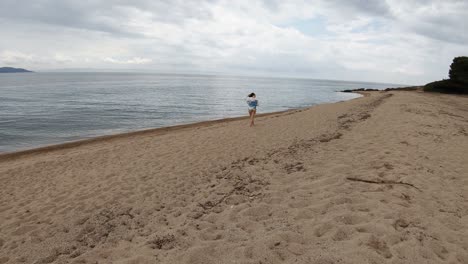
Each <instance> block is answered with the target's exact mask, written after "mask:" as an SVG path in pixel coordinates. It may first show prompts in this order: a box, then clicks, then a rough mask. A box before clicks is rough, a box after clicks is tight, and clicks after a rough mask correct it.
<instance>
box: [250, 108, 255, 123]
mask: <svg viewBox="0 0 468 264" xmlns="http://www.w3.org/2000/svg"><path fill="white" fill-rule="evenodd" d="M255 113H256V111H255V110H252V111H250V126H254V125H255V124H254V118H255Z"/></svg>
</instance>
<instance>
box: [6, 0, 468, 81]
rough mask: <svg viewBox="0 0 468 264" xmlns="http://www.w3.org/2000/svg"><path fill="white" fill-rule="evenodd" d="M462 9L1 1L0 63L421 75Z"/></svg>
mask: <svg viewBox="0 0 468 264" xmlns="http://www.w3.org/2000/svg"><path fill="white" fill-rule="evenodd" d="M110 2H112V3H110ZM467 15H468V4H467V1H456V0H453V1H450V0H447V1H437V0H432V1H420V0H408V1H403V0H386V1H362V0H351V1H339V0H333V1H325V0H311V1H305V0H291V1H267V0H264V1H248V0H239V1H235V2H234V1H227V0H220V1H214V0H213V1H209V0H206V1H190V0H189V1H181V0H180V1H149V0H136V1H126V0H116V1H103V0H102V1H99V0H97V1H91V2H88V1H87V2H77V1H71V0H63V1H58V0H55V1H35V3H34V4H31V3H17V2H15V1H12V0H1V1H0V34H1V35H2V42H0V63H2V64H10V65H13V64H14V65H16V66H24V67H33V69H35V70H41V69H53V68H67V67H68V68H77V67H79V68H86V67H89V68H116V69H119V68H122V67H130V66H131V67H133V68H135V69H148V70H162V71H173V70H177V71H192V72H193V71H195V72H196V71H201V72H206V71H216V72H225V73H249V74H255V73H258V74H270V75H275V76H277V75H288V76H301V77H310V78H333V79H340V78H346V79H354V80H368V81H382V82H393V83H423V82H427V81H430V80H434V79H440V78H443V77H445V76H446V75H447V70H448V65H449V64H450V61H451V59H452V58H453V57H454V56H459V55H466V53H467V51H468V50H467V49H466V48H465V47H466V46H468V36H467V31H466V28H467V22H466V21H468V20H465V19H463V18H464V17H466V16H467ZM308 21H309V22H308ZM310 21H319V22H320V27H321V28H320V30H321V31H322V32H321V34H320V35H315V34H313V33H314V32H313V30H314V28H313V27H312V25H308V24H307V23H313V22H310ZM300 23H303V24H302V25H301V26H300V27H299V26H298V24H300ZM307 28H310V30H305V29H307Z"/></svg>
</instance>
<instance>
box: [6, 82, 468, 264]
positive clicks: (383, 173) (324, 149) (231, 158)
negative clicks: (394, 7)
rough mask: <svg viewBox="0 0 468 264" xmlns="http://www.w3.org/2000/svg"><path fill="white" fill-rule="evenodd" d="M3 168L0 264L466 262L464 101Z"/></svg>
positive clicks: (215, 125) (374, 108) (418, 100)
mask: <svg viewBox="0 0 468 264" xmlns="http://www.w3.org/2000/svg"><path fill="white" fill-rule="evenodd" d="M367 95H368V96H365V97H362V98H358V99H354V100H351V101H346V102H340V103H334V104H324V105H319V106H314V107H311V108H308V109H303V110H295V111H289V112H283V113H275V114H270V115H266V116H263V117H259V118H258V119H257V122H256V126H255V127H253V128H250V127H248V120H247V119H235V120H229V121H217V122H206V123H202V124H195V125H189V126H183V127H179V128H172V129H159V130H158V129H157V130H149V131H144V132H136V133H130V134H125V135H119V136H112V137H103V138H99V139H93V140H88V141H83V142H79V143H71V144H65V145H61V146H53V147H49V148H43V149H39V150H31V151H26V152H21V153H13V154H4V155H0V181H1V183H2V185H1V188H0V263H204V264H205V263H207V264H209V263H249V264H250V263H251V264H253V263H468V262H467V260H468V158H467V154H468V153H467V149H468V97H460V96H452V95H438V94H426V93H422V92H408V91H391V92H370V93H368V94H367Z"/></svg>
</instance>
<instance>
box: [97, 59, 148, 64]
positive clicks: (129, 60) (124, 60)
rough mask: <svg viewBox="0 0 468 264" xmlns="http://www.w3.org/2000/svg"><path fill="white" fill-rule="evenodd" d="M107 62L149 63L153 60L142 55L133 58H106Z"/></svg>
mask: <svg viewBox="0 0 468 264" xmlns="http://www.w3.org/2000/svg"><path fill="white" fill-rule="evenodd" d="M104 61H105V62H110V63H115V64H148V63H150V62H151V61H152V60H151V59H146V58H140V57H134V58H131V59H123V60H122V59H114V58H105V59H104Z"/></svg>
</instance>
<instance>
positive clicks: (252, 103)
mask: <svg viewBox="0 0 468 264" xmlns="http://www.w3.org/2000/svg"><path fill="white" fill-rule="evenodd" d="M247 105H248V106H249V115H250V126H253V125H254V118H255V114H256V113H257V106H258V100H257V96H256V95H255V93H251V94H249V96H248V97H247Z"/></svg>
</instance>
